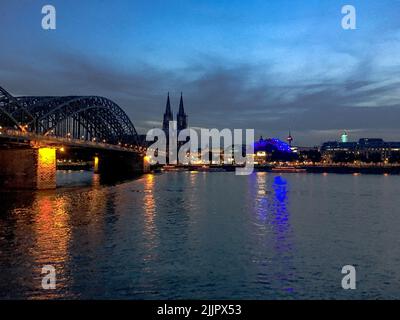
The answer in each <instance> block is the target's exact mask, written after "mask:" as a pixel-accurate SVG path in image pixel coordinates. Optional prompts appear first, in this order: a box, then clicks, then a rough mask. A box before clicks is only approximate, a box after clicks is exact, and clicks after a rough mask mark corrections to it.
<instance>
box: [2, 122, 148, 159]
mask: <svg viewBox="0 0 400 320" xmlns="http://www.w3.org/2000/svg"><path fill="white" fill-rule="evenodd" d="M0 137H7V138H21V139H24V140H30V141H49V142H51V143H57V144H60V145H74V146H82V147H92V148H101V149H108V150H116V151H127V152H139V153H145V152H146V148H144V147H141V146H135V145H128V144H125V145H122V144H119V145H114V144H109V143H104V142H102V141H88V140H80V139H73V138H63V137H54V136H45V135H39V134H36V133H32V132H29V131H20V130H14V129H9V128H1V127H0Z"/></svg>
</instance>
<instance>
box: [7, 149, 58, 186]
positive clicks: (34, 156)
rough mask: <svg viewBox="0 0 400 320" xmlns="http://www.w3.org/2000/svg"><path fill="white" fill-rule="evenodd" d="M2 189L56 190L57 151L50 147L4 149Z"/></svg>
mask: <svg viewBox="0 0 400 320" xmlns="http://www.w3.org/2000/svg"><path fill="white" fill-rule="evenodd" d="M0 187H1V188H3V189H55V188H56V149H55V148H49V147H37V148H21V149H2V150H1V151H0Z"/></svg>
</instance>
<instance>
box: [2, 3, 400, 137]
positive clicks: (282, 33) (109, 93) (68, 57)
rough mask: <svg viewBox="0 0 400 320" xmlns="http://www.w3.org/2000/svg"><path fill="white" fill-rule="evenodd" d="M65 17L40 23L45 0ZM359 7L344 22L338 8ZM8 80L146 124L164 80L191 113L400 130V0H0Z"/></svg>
mask: <svg viewBox="0 0 400 320" xmlns="http://www.w3.org/2000/svg"><path fill="white" fill-rule="evenodd" d="M45 4H52V5H54V6H55V7H56V9H57V29H56V30H54V31H45V30H43V29H42V28H41V19H42V17H43V15H42V14H41V9H42V6H43V5H45ZM345 4H352V5H354V6H355V7H356V9H357V30H343V29H342V27H341V19H342V17H343V15H342V14H341V8H342V6H343V5H345ZM0 39H1V45H0V86H2V87H4V88H5V89H6V90H8V91H10V92H11V93H13V94H15V95H100V96H105V97H108V98H110V99H112V100H114V101H115V102H117V103H118V104H119V105H120V106H121V107H122V108H123V109H124V110H125V111H126V112H127V113H128V115H129V116H130V117H131V119H132V121H133V123H134V124H135V126H136V128H137V130H138V131H140V132H141V133H145V132H146V130H147V129H150V128H153V127H159V126H160V123H161V120H162V113H163V112H164V108H165V100H166V95H167V92H168V91H169V92H170V94H171V102H172V106H173V111H174V113H176V112H177V110H178V103H179V96H180V92H181V91H183V93H184V98H185V107H186V111H187V113H188V115H189V124H190V125H191V126H193V127H207V128H214V127H215V128H219V129H222V128H225V127H228V128H243V129H245V128H254V129H255V130H256V134H257V135H261V134H262V135H264V136H268V137H279V138H284V137H285V136H286V135H287V132H288V130H289V129H291V130H292V134H293V136H294V138H295V144H298V145H314V144H319V143H321V142H322V141H325V140H335V139H339V136H340V133H341V132H342V131H343V130H344V129H346V130H348V132H349V136H350V137H349V138H350V140H355V139H358V138H360V137H364V136H365V137H382V138H384V139H386V140H400V128H399V124H398V123H399V120H400V86H399V84H400V72H399V71H400V1H396V0H379V1H378V0H374V1H372V0H362V1H356V0H350V1H338V0H319V1H317V0H302V1H300V0H260V1H254V0H249V1H243V0H240V1H236V0H229V1H228V0H227V1H226V0H222V1H221V0H218V1H217V0H202V1H200V0H198V1H191V0H181V1H175V0H163V1H161V0H160V1H144V0H142V1H132V0H114V1H99V0H96V1H95V0H82V1H66V0H63V1H60V0H58V1H56V0H48V1H32V0H29V1H28V0H19V1H11V0H10V1H1V8H0Z"/></svg>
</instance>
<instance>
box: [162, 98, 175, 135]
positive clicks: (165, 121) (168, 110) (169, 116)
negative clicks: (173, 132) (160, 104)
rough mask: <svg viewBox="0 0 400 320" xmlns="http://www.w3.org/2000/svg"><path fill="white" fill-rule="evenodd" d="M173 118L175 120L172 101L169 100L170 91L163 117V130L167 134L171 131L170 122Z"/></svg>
mask: <svg viewBox="0 0 400 320" xmlns="http://www.w3.org/2000/svg"><path fill="white" fill-rule="evenodd" d="M173 120H174V115H173V114H172V110H171V101H170V100H169V92H168V98H167V105H166V106H165V113H164V119H163V130H164V132H165V133H166V134H167V135H168V132H169V123H170V121H173Z"/></svg>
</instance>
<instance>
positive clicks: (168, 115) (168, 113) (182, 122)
mask: <svg viewBox="0 0 400 320" xmlns="http://www.w3.org/2000/svg"><path fill="white" fill-rule="evenodd" d="M187 118H188V117H187V115H186V113H185V108H184V106H183V93H182V92H181V100H180V102H179V111H178V113H177V115H176V121H177V122H178V131H180V130H183V129H186V128H187V127H188V123H187ZM173 120H174V115H173V113H172V108H171V100H170V98H169V92H168V97H167V105H166V107H165V113H164V121H163V130H164V131H168V128H169V122H170V121H173Z"/></svg>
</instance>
